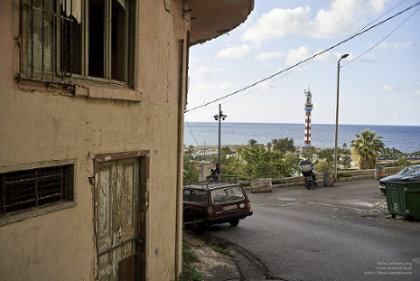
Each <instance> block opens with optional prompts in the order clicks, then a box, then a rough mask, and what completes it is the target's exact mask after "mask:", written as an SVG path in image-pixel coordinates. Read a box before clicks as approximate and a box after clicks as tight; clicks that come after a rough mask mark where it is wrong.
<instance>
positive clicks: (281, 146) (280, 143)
mask: <svg viewBox="0 0 420 281" xmlns="http://www.w3.org/2000/svg"><path fill="white" fill-rule="evenodd" d="M271 142H272V143H273V146H272V147H273V150H279V151H280V152H282V153H286V152H295V143H294V141H293V139H289V138H282V139H273V140H272V141H271Z"/></svg>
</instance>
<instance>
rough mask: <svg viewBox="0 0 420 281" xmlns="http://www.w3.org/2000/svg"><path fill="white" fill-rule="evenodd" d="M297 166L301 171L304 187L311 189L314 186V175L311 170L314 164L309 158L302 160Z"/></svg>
mask: <svg viewBox="0 0 420 281" xmlns="http://www.w3.org/2000/svg"><path fill="white" fill-rule="evenodd" d="M299 168H300V170H301V171H302V174H303V176H304V184H305V187H306V189H308V190H309V189H311V188H312V187H313V186H316V177H315V174H314V172H313V170H314V165H313V163H312V162H311V161H309V160H302V161H300V163H299Z"/></svg>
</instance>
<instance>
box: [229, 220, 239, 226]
mask: <svg viewBox="0 0 420 281" xmlns="http://www.w3.org/2000/svg"><path fill="white" fill-rule="evenodd" d="M229 223H230V225H231V226H237V225H238V224H239V219H231V220H230V221H229Z"/></svg>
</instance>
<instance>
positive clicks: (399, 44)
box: [369, 41, 413, 50]
mask: <svg viewBox="0 0 420 281" xmlns="http://www.w3.org/2000/svg"><path fill="white" fill-rule="evenodd" d="M369 45H371V46H373V44H372V43H370V44H369ZM412 46H413V42H410V41H407V42H395V41H394V42H386V41H385V42H382V43H381V44H379V46H378V47H379V48H382V49H387V48H392V49H396V50H401V49H407V48H411V47H412Z"/></svg>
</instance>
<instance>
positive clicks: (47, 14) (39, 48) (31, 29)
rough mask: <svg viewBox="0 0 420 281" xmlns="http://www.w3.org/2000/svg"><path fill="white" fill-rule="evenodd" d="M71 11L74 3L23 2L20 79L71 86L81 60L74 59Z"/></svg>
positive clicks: (71, 0) (21, 6) (38, 0)
mask: <svg viewBox="0 0 420 281" xmlns="http://www.w3.org/2000/svg"><path fill="white" fill-rule="evenodd" d="M68 9H70V12H69V11H68ZM72 11H73V0H59V1H49V0H20V42H19V44H20V58H21V59H20V73H19V75H20V78H23V79H29V80H39V81H45V82H54V83H60V82H66V83H68V82H70V80H71V75H72V74H73V73H74V70H73V62H74V60H75V59H79V60H81V56H80V58H76V57H74V56H73V54H74V42H73V41H74V40H73V39H74V34H73V29H74V26H75V24H78V23H77V21H76V20H75V18H74V16H72ZM79 63H80V62H79Z"/></svg>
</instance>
